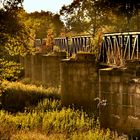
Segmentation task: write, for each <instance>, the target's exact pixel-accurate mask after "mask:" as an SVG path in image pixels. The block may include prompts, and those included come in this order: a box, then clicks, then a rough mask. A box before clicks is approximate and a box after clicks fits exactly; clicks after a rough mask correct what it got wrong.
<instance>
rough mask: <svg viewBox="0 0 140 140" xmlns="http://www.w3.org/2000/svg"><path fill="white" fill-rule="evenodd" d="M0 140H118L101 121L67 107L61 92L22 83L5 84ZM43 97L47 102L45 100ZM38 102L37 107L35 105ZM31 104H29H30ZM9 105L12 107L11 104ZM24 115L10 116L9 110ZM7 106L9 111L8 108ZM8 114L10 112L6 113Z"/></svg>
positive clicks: (3, 87)
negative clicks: (14, 110)
mask: <svg viewBox="0 0 140 140" xmlns="http://www.w3.org/2000/svg"><path fill="white" fill-rule="evenodd" d="M1 89H2V96H1V97H2V105H3V109H2V110H0V139H4V140H9V139H11V140H66V139H67V140H77V139H78V140H97V139H98V140H118V139H120V137H118V136H117V135H116V134H113V133H112V132H111V131H110V130H102V129H101V128H100V123H99V121H98V120H95V119H94V116H89V115H88V114H87V113H86V112H84V111H82V110H77V109H74V108H70V107H68V108H66V107H63V106H62V104H61V100H60V95H59V93H58V92H59V90H58V89H55V88H49V89H44V88H42V87H36V86H33V85H24V84H22V83H19V82H13V83H11V82H7V81H4V82H3V83H2V88H1ZM42 97H43V98H42ZM34 100H35V102H36V103H34V102H33V101H34ZM27 101H28V104H26V102H27ZM8 103H9V104H8ZM20 103H21V104H22V105H23V106H22V107H24V109H23V110H24V111H23V110H22V111H23V112H15V113H11V112H8V111H9V110H8V109H9V108H10V111H11V109H16V111H17V110H18V109H19V106H20ZM5 106H6V107H5ZM5 108H6V109H7V108H8V109H7V110H8V111H6V109H5Z"/></svg>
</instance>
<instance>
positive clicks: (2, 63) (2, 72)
mask: <svg viewBox="0 0 140 140" xmlns="http://www.w3.org/2000/svg"><path fill="white" fill-rule="evenodd" d="M22 76H23V67H22V66H21V65H20V64H18V63H16V62H14V61H6V60H4V59H0V79H1V80H2V79H5V80H9V81H15V80H17V79H19V78H21V77H22Z"/></svg>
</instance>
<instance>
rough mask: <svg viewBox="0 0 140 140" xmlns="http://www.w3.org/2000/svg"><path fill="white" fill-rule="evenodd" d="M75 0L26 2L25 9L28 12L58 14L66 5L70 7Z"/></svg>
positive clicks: (36, 0)
mask: <svg viewBox="0 0 140 140" xmlns="http://www.w3.org/2000/svg"><path fill="white" fill-rule="evenodd" d="M72 1H73V0H24V3H23V5H24V9H25V10H26V12H28V13H30V12H34V11H39V12H40V11H41V10H43V11H51V12H53V13H58V12H59V10H60V9H61V7H62V6H63V5H64V4H65V5H68V4H70V3H71V2H72Z"/></svg>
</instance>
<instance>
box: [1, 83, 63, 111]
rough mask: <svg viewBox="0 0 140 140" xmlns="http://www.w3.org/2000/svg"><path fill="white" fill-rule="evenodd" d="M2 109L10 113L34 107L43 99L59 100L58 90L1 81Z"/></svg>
mask: <svg viewBox="0 0 140 140" xmlns="http://www.w3.org/2000/svg"><path fill="white" fill-rule="evenodd" d="M1 88H2V93H1V104H2V108H3V109H5V110H8V111H11V112H17V111H23V110H24V108H25V107H29V106H35V105H37V103H38V102H39V101H41V100H43V99H45V98H48V99H50V98H52V99H60V95H59V94H58V89H56V88H48V89H44V88H43V87H37V86H35V85H24V84H22V83H20V82H8V81H3V82H2V84H1Z"/></svg>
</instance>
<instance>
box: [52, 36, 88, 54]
mask: <svg viewBox="0 0 140 140" xmlns="http://www.w3.org/2000/svg"><path fill="white" fill-rule="evenodd" d="M54 44H55V45H56V46H58V47H59V48H60V50H65V51H67V52H68V54H69V55H70V56H71V55H72V54H77V53H78V52H80V51H81V52H90V51H91V36H75V37H71V38H68V37H60V38H55V39H54Z"/></svg>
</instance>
